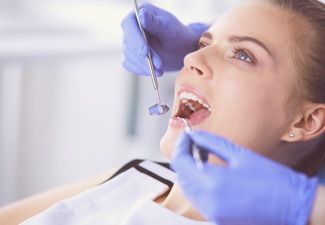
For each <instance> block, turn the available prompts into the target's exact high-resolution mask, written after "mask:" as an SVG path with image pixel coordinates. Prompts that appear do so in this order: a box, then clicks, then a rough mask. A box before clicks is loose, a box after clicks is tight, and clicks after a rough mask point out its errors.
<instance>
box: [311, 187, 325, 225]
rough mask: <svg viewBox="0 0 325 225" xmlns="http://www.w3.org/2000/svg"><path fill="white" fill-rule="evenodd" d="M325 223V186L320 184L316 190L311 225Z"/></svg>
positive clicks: (322, 224)
mask: <svg viewBox="0 0 325 225" xmlns="http://www.w3.org/2000/svg"><path fill="white" fill-rule="evenodd" d="M324 224H325V186H324V185H319V187H318V188H317V192H316V198H315V203H314V206H313V209H312V212H311V215H310V223H309V225H324Z"/></svg>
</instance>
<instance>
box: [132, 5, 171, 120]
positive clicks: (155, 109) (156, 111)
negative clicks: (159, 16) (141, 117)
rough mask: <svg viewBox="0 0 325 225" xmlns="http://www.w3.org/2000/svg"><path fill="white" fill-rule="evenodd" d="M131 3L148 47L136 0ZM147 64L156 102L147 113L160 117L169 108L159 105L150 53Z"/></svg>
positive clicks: (155, 76) (155, 77) (165, 105)
mask: <svg viewBox="0 0 325 225" xmlns="http://www.w3.org/2000/svg"><path fill="white" fill-rule="evenodd" d="M132 3H133V9H134V13H135V16H136V19H137V22H138V26H139V29H140V32H141V34H142V36H143V38H144V40H145V42H146V43H147V45H148V39H147V36H146V33H145V32H144V29H143V28H142V25H141V23H140V18H139V7H138V3H137V0H132ZM147 63H148V68H149V71H150V77H151V81H152V84H153V88H154V89H155V91H156V95H157V100H158V103H157V104H155V105H153V106H151V107H150V108H149V113H150V114H151V115H162V114H165V113H166V112H168V110H169V106H168V105H167V104H164V103H161V100H160V94H159V90H158V80H157V75H156V73H155V69H154V66H153V62H152V56H151V53H150V51H149V52H148V55H147Z"/></svg>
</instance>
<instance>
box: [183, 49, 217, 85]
mask: <svg viewBox="0 0 325 225" xmlns="http://www.w3.org/2000/svg"><path fill="white" fill-rule="evenodd" d="M208 62H209V59H208V54H207V52H206V51H205V49H200V50H198V51H196V52H192V53H190V54H188V55H186V56H185V58H184V67H185V69H186V70H187V71H188V72H189V73H190V74H193V75H196V76H198V77H200V78H201V79H210V78H211V77H212V68H211V67H210V65H209V63H208Z"/></svg>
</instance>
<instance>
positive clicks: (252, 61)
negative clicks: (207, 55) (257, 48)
mask: <svg viewBox="0 0 325 225" xmlns="http://www.w3.org/2000/svg"><path fill="white" fill-rule="evenodd" d="M206 46H208V44H206V43H204V42H201V41H200V42H199V43H198V50H199V49H202V48H204V47H206ZM233 54H234V56H232V58H235V59H238V60H241V61H243V62H246V63H249V64H253V65H255V64H256V60H255V58H254V56H252V55H251V54H250V53H247V51H246V50H244V49H241V48H238V47H236V46H235V47H234V50H233ZM240 54H244V55H245V56H246V57H247V58H249V60H250V61H246V60H243V59H240V58H238V56H239V55H240Z"/></svg>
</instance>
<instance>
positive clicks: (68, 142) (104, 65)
mask: <svg viewBox="0 0 325 225" xmlns="http://www.w3.org/2000/svg"><path fill="white" fill-rule="evenodd" d="M139 2H141V1H139ZM148 2H151V3H153V4H155V5H157V6H159V7H162V8H164V9H166V10H168V11H170V12H172V13H174V14H175V15H177V16H178V18H179V19H180V20H181V21H182V22H184V23H190V22H197V21H200V22H206V23H211V22H213V21H214V20H215V19H216V18H217V17H218V16H219V15H220V13H221V12H223V11H224V10H225V9H226V8H227V7H229V5H230V4H232V3H234V2H235V1H234V0H233V1H230V0H229V1H215V0H200V1H198V0H160V1H159V0H155V1H154V0H148ZM130 10H132V4H131V0H56V1H53V0H0V205H4V204H7V203H9V202H12V201H14V200H17V199H20V198H23V197H26V196H29V195H32V194H35V193H38V192H40V191H44V190H47V189H49V188H52V187H56V186H59V185H62V184H65V183H69V182H73V181H76V180H79V179H82V178H86V177H89V176H93V175H96V174H98V173H101V172H104V171H108V170H110V169H112V168H115V167H116V166H119V165H121V164H123V163H125V162H127V161H129V160H130V159H134V158H148V159H153V160H162V161H165V160H166V159H165V158H164V156H163V155H162V154H161V153H160V150H159V141H160V138H161V136H162V135H163V133H164V131H165V129H166V126H167V123H168V120H169V116H170V113H169V114H167V115H164V116H160V117H156V116H150V115H148V107H149V106H151V105H152V104H153V103H155V102H156V98H155V93H154V90H153V87H152V84H151V81H150V79H149V78H148V77H140V76H135V75H133V74H130V73H128V72H127V71H125V70H124V69H123V68H122V66H121V61H122V31H121V29H120V22H121V20H122V18H123V17H124V16H125V15H126V14H127V13H128V12H129V11H130ZM175 77H176V73H175V74H174V73H170V74H165V75H164V77H162V78H159V85H160V92H161V95H162V96H161V98H162V100H163V101H164V102H166V103H168V104H169V105H172V98H173V85H174V80H175Z"/></svg>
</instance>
